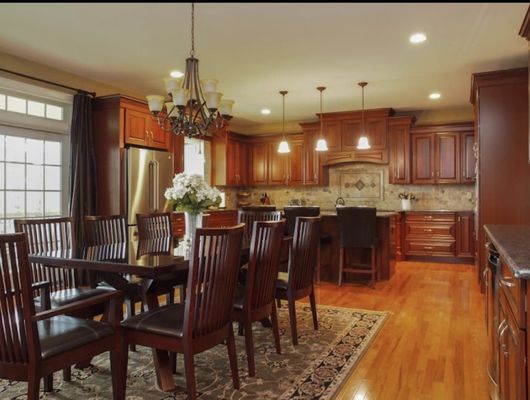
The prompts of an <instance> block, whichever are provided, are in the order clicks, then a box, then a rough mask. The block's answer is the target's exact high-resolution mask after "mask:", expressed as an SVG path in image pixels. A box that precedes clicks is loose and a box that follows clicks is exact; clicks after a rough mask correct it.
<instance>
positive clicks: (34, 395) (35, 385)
mask: <svg viewBox="0 0 530 400" xmlns="http://www.w3.org/2000/svg"><path fill="white" fill-rule="evenodd" d="M46 378H47V377H45V380H44V382H46ZM39 388H40V377H39V376H38V375H37V374H36V373H35V372H33V373H32V372H30V374H29V377H28V400H38V398H39Z"/></svg>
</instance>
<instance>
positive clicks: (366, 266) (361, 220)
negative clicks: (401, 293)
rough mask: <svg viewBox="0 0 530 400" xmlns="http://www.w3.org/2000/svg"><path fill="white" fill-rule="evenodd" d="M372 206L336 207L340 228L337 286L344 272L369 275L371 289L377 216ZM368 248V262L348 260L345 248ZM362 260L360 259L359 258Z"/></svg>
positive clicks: (374, 261) (373, 273)
mask: <svg viewBox="0 0 530 400" xmlns="http://www.w3.org/2000/svg"><path fill="white" fill-rule="evenodd" d="M376 215H377V214H376V209H375V208H373V207H337V217H338V220H339V229H340V253H339V282H338V284H339V286H342V278H343V274H344V273H345V272H349V273H357V274H365V275H370V281H369V286H370V287H371V288H372V289H373V288H374V286H375V279H376V274H377V260H376V248H377V233H376V230H377V225H376V224H377V219H376V218H377V217H376ZM354 248H361V249H362V248H368V249H370V263H362V262H353V261H349V262H348V258H349V257H347V255H348V254H347V250H351V249H354ZM361 261H362V260H361Z"/></svg>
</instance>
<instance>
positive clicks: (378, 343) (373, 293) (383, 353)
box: [316, 262, 488, 400]
mask: <svg viewBox="0 0 530 400" xmlns="http://www.w3.org/2000/svg"><path fill="white" fill-rule="evenodd" d="M316 292H317V293H316V294H317V302H318V303H319V304H327V305H334V306H342V307H352V308H365V309H370V310H382V311H390V312H392V315H391V317H390V318H389V320H388V321H387V323H386V325H385V326H384V327H383V329H382V331H381V332H380V333H379V335H378V336H377V338H376V339H375V341H374V342H373V344H372V346H371V347H370V349H369V350H368V352H367V353H366V354H365V355H364V356H363V358H362V359H361V360H360V362H359V364H358V365H357V367H356V368H355V370H354V372H353V373H352V375H351V376H350V378H349V379H348V380H347V382H346V383H345V384H344V386H343V388H342V390H341V391H340V393H339V396H338V399H340V400H345V399H348V400H350V399H352V400H373V399H376V400H386V399H391V400H396V399H414V400H416V399H441V400H442V399H443V400H446V399H466V400H472V399H481V400H482V399H487V398H488V392H487V384H488V379H487V374H486V351H487V341H486V340H487V338H486V328H485V323H484V301H485V299H484V295H482V294H481V293H480V289H479V285H478V283H477V280H476V274H475V273H474V269H473V267H472V266H470V265H461V264H438V263H423V262H421V263H420V262H400V263H398V264H397V266H396V274H395V275H394V276H393V277H392V279H391V280H390V281H388V282H382V283H377V284H376V287H375V289H370V288H368V287H365V286H363V285H362V284H357V283H348V284H345V285H343V286H342V287H340V288H339V287H338V286H336V285H334V284H331V283H324V282H322V283H321V284H320V285H318V287H317V291H316Z"/></svg>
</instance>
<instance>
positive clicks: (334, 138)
mask: <svg viewBox="0 0 530 400" xmlns="http://www.w3.org/2000/svg"><path fill="white" fill-rule="evenodd" d="M324 115H325V114H324ZM325 119H326V117H324V123H323V127H324V135H325V137H326V142H327V144H328V151H341V149H342V126H341V122H340V121H326V120H325ZM318 126H319V134H320V124H319V125H318ZM313 147H314V146H313Z"/></svg>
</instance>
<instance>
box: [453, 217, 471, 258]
mask: <svg viewBox="0 0 530 400" xmlns="http://www.w3.org/2000/svg"><path fill="white" fill-rule="evenodd" d="M456 256H457V257H461V258H474V257H475V223H474V214H473V213H472V212H468V213H464V212H460V213H458V214H457V224H456Z"/></svg>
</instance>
